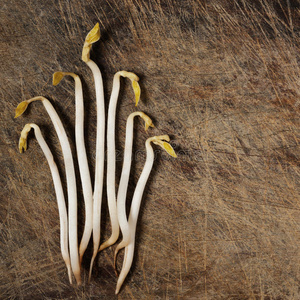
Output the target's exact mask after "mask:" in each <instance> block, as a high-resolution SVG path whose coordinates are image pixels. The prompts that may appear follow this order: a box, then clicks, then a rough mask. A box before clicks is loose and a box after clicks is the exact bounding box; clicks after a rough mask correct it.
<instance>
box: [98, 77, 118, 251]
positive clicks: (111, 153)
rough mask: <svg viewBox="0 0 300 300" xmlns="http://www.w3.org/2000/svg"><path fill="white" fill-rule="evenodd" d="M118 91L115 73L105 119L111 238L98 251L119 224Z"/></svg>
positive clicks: (113, 238)
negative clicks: (117, 185)
mask: <svg viewBox="0 0 300 300" xmlns="http://www.w3.org/2000/svg"><path fill="white" fill-rule="evenodd" d="M119 91H120V73H119V72H118V73H116V74H115V76H114V79H113V88H112V93H111V96H110V100H109V107H108V117H107V167H106V169H107V172H106V189H107V203H108V210H109V217H110V222H111V231H112V232H111V236H110V238H109V239H108V240H107V241H105V242H104V243H103V244H102V245H101V246H100V249H99V251H101V250H103V249H105V248H107V247H109V246H110V245H113V244H114V243H115V242H116V241H117V239H118V237H119V222H118V216H117V204H116V188H115V182H116V146H115V119H116V108H117V102H118V96H119Z"/></svg>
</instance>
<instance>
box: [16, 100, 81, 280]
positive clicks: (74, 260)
mask: <svg viewBox="0 0 300 300" xmlns="http://www.w3.org/2000/svg"><path fill="white" fill-rule="evenodd" d="M37 100H40V101H42V103H43V105H44V107H45V109H46V111H47V113H48V114H49V117H50V118H51V121H52V123H53V125H54V128H55V131H56V133H57V136H58V138H59V141H60V145H61V149H62V152H63V156H64V163H65V169H66V177H67V189H68V204H69V205H68V215H69V247H70V259H71V266H72V271H73V274H74V276H75V279H76V281H77V284H78V285H80V284H81V277H80V265H79V258H78V240H77V189H76V179H75V169H74V163H73V157H72V151H71V147H70V143H69V140H68V137H67V134H66V131H65V129H64V127H63V124H62V122H61V120H60V118H59V116H58V114H57V112H56V111H55V109H54V107H53V106H52V104H51V103H50V101H49V100H48V99H46V98H45V97H42V96H37V97H34V98H31V99H29V100H25V101H23V102H21V103H20V104H19V105H18V107H17V108H16V115H15V118H17V117H19V116H20V115H22V114H23V112H24V111H25V110H26V108H27V107H28V105H29V103H31V102H33V101H37Z"/></svg>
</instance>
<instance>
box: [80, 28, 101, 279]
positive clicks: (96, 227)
mask: <svg viewBox="0 0 300 300" xmlns="http://www.w3.org/2000/svg"><path fill="white" fill-rule="evenodd" d="M99 38H100V29H99V23H97V24H96V25H95V27H94V28H93V29H92V30H91V31H90V32H89V33H88V35H87V36H86V39H85V42H84V45H83V50H82V60H83V61H84V62H85V63H86V64H87V65H88V67H89V68H90V69H91V71H92V73H93V77H94V82H95V90H96V102H97V137H96V169H95V184H94V196H93V198H94V202H93V248H94V249H93V256H92V259H91V264H90V271H89V281H90V279H91V275H92V269H93V265H94V261H95V258H96V256H97V253H98V249H99V244H100V222H101V214H100V213H101V204H102V192H103V177H104V174H103V173H104V155H105V153H104V145H105V103H104V91H103V81H102V76H101V72H100V69H99V68H98V66H97V65H96V64H95V63H94V62H93V61H92V60H91V59H90V50H91V47H92V44H93V43H95V42H97V41H98V40H99Z"/></svg>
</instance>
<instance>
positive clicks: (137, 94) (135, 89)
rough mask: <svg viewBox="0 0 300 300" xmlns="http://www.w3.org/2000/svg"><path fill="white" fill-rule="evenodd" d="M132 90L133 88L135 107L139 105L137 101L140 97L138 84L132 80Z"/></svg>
mask: <svg viewBox="0 0 300 300" xmlns="http://www.w3.org/2000/svg"><path fill="white" fill-rule="evenodd" d="M132 88H133V91H134V95H135V106H137V105H138V103H139V100H140V96H141V88H140V85H139V83H138V82H137V81H135V80H132Z"/></svg>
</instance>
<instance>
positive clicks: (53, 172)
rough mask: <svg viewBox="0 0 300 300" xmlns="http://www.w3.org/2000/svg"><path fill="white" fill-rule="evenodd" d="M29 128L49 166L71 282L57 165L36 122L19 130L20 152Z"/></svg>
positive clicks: (66, 226)
mask: <svg viewBox="0 0 300 300" xmlns="http://www.w3.org/2000/svg"><path fill="white" fill-rule="evenodd" d="M31 128H33V129H34V134H35V137H36V139H37V141H38V143H39V145H40V147H41V148H42V151H43V153H44V155H45V157H46V159H47V162H48V165H49V167H50V171H51V175H52V179H53V185H54V189H55V193H56V200H57V206H58V213H59V223H60V248H61V254H62V257H63V260H64V261H65V264H66V266H67V270H68V276H69V281H70V283H71V284H72V273H71V264H70V256H69V248H68V215H67V209H66V202H65V197H64V191H63V188H62V183H61V179H60V176H59V172H58V169H57V165H56V163H55V161H54V159H53V155H52V152H51V150H50V149H49V147H48V145H47V143H46V141H45V139H44V137H43V135H42V133H41V130H40V128H39V127H38V126H37V125H36V124H26V125H25V126H24V128H23V130H22V132H21V137H20V140H19V150H20V153H22V152H23V151H24V152H25V151H26V150H27V136H28V133H29V131H30V130H31Z"/></svg>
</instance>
